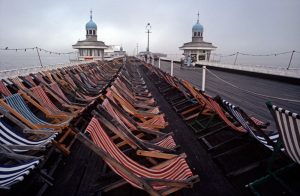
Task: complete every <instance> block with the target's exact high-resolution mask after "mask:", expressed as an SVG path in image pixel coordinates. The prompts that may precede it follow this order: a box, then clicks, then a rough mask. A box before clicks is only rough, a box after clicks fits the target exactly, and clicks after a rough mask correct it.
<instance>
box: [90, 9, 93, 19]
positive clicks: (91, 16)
mask: <svg viewBox="0 0 300 196" xmlns="http://www.w3.org/2000/svg"><path fill="white" fill-rule="evenodd" d="M90 14H91V15H90V19H91V20H92V19H93V10H92V9H91V11H90Z"/></svg>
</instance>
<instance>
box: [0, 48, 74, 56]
mask: <svg viewBox="0 0 300 196" xmlns="http://www.w3.org/2000/svg"><path fill="white" fill-rule="evenodd" d="M0 50H2V51H3V50H11V51H16V52H18V51H24V52H26V51H30V50H38V51H40V52H45V53H48V54H55V55H70V54H76V52H75V51H73V52H56V51H50V50H46V49H43V48H40V47H33V48H8V47H5V48H0Z"/></svg>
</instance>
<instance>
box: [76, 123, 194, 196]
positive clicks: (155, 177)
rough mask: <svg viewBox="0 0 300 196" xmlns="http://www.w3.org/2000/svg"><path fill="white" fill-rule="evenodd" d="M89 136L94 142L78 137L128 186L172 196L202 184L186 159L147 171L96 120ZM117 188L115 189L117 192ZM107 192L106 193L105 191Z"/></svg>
mask: <svg viewBox="0 0 300 196" xmlns="http://www.w3.org/2000/svg"><path fill="white" fill-rule="evenodd" d="M86 132H87V133H89V134H90V136H91V139H92V141H93V142H92V141H90V140H89V139H88V138H87V137H86V136H84V135H83V134H81V133H80V134H78V135H77V136H76V137H77V138H78V139H79V140H80V141H81V142H82V143H83V144H85V145H86V146H88V147H89V148H90V149H91V150H93V151H94V152H95V153H96V154H97V155H99V156H100V157H101V158H102V159H103V160H104V161H105V162H106V163H107V164H108V166H109V167H110V168H111V169H112V170H113V171H114V172H115V173H117V174H118V175H120V176H121V177H122V178H123V179H124V180H123V181H120V182H119V183H118V185H119V186H121V185H123V184H125V183H126V182H127V183H129V184H131V185H132V186H134V187H136V188H139V189H142V190H145V191H147V192H148V193H149V194H150V195H155V196H158V195H168V194H171V193H172V192H175V191H177V190H180V189H182V188H191V187H192V186H193V184H194V183H195V182H198V181H199V177H198V176H197V175H195V176H193V173H192V171H191V170H190V168H189V166H188V164H187V163H186V161H185V159H184V157H183V156H178V157H176V158H173V159H170V160H167V161H166V162H162V163H161V164H159V165H156V166H154V167H152V168H149V167H145V166H143V165H141V164H139V163H137V162H136V161H134V160H132V159H131V158H129V157H128V156H127V155H125V154H124V153H123V152H122V151H121V150H120V149H119V148H118V147H117V146H116V145H115V144H114V143H113V142H112V141H111V140H110V138H109V136H108V135H107V134H106V133H105V131H104V130H103V129H102V127H101V125H100V123H99V121H98V120H97V119H96V118H93V119H92V120H91V121H90V123H89V125H88V127H87V128H86ZM116 187H117V186H116V184H114V188H116ZM104 191H105V190H104Z"/></svg>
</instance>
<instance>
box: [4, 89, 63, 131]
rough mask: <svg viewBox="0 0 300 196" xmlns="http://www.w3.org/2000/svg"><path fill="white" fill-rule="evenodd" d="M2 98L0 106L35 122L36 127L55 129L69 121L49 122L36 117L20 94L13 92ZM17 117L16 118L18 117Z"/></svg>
mask: <svg viewBox="0 0 300 196" xmlns="http://www.w3.org/2000/svg"><path fill="white" fill-rule="evenodd" d="M3 100H5V101H6V103H7V105H8V108H7V107H5V106H7V105H5V103H4V101H3ZM3 100H1V105H2V107H4V108H5V109H7V110H9V109H12V110H9V111H10V112H11V113H13V114H14V115H16V116H19V117H20V115H21V116H22V117H23V118H25V119H26V120H27V122H28V121H29V122H30V123H33V124H35V125H36V126H37V127H38V128H56V129H61V128H63V127H66V126H67V125H68V124H69V121H64V122H61V123H57V124H52V123H49V122H46V121H44V120H42V119H40V118H38V117H37V116H36V115H35V114H34V113H33V112H32V111H31V110H30V109H29V107H28V106H27V105H26V103H25V101H24V99H23V97H22V96H21V95H20V94H18V93H17V94H13V95H11V96H8V97H5V98H4V99H3ZM19 117H18V118H19ZM24 123H25V124H27V123H26V122H24ZM27 125H28V126H30V125H31V124H27Z"/></svg>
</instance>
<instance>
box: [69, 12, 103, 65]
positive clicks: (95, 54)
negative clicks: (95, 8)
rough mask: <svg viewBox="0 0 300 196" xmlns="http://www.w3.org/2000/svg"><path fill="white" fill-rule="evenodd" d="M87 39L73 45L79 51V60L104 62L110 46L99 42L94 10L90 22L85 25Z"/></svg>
mask: <svg viewBox="0 0 300 196" xmlns="http://www.w3.org/2000/svg"><path fill="white" fill-rule="evenodd" d="M85 29H86V39H85V40H83V41H78V42H77V43H76V44H74V45H72V46H73V48H74V49H78V50H79V56H78V60H80V61H84V60H102V59H103V57H104V49H106V48H107V47H108V46H106V45H105V44H104V42H103V41H98V40H97V25H96V23H95V22H94V21H93V15H92V10H91V12H90V21H89V22H88V23H86V25H85Z"/></svg>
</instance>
